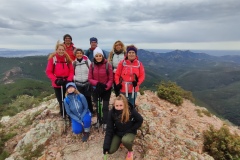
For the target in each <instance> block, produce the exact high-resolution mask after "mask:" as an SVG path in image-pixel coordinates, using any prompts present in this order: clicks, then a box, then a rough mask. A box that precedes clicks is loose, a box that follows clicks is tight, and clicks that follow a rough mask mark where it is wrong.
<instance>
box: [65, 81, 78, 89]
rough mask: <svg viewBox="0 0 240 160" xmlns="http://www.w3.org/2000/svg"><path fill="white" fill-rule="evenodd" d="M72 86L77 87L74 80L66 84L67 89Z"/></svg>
mask: <svg viewBox="0 0 240 160" xmlns="http://www.w3.org/2000/svg"><path fill="white" fill-rule="evenodd" d="M71 86H72V87H74V88H75V89H77V87H76V85H75V83H73V82H69V83H68V84H67V85H66V89H68V87H71Z"/></svg>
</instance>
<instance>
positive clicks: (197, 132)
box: [1, 91, 240, 160]
mask: <svg viewBox="0 0 240 160" xmlns="http://www.w3.org/2000/svg"><path fill="white" fill-rule="evenodd" d="M113 99H114V96H113V95H112V97H111V101H110V105H112V104H113ZM136 103H137V105H138V111H139V113H141V114H142V116H143V117H144V123H143V125H142V127H141V128H140V129H139V130H138V133H137V137H136V139H135V145H134V159H136V160H185V159H189V160H195V159H196V160H212V159H213V158H212V157H211V156H209V155H208V154H207V153H204V152H203V150H202V147H203V137H202V132H203V131H204V130H207V129H208V128H209V126H210V125H213V126H215V128H220V127H221V126H222V125H223V124H225V125H227V123H226V122H224V121H222V120H221V119H219V118H217V117H216V116H214V115H210V116H209V115H207V114H204V113H208V111H207V110H206V109H205V108H202V107H198V106H195V105H194V104H193V103H191V102H190V101H188V100H185V101H184V103H183V104H182V105H181V106H178V107H177V106H175V105H173V104H170V103H168V102H166V101H164V100H162V99H159V98H158V97H157V96H156V94H155V93H153V92H151V91H145V94H144V95H138V97H137V102H136ZM95 122H96V117H93V118H92V123H95ZM1 124H2V125H3V129H4V131H5V132H7V133H15V134H17V135H16V136H14V137H13V138H12V139H10V140H9V141H8V142H7V143H5V150H7V151H8V152H9V153H11V155H10V156H9V157H8V158H7V160H13V159H17V160H23V159H38V160H75V159H83V160H88V159H89V160H90V159H91V160H98V159H103V154H102V145H103V139H104V133H102V132H101V131H99V132H98V130H95V129H93V127H92V128H91V135H90V138H89V140H88V142H84V143H83V142H82V141H81V136H82V135H74V134H72V132H71V127H70V126H69V124H67V131H66V133H65V132H64V125H65V121H64V120H63V119H62V118H61V116H59V115H58V104H57V101H56V100H55V99H51V100H48V101H45V102H43V103H42V104H41V105H39V106H38V107H36V108H33V109H30V110H27V111H24V112H20V113H19V114H17V115H16V116H14V117H4V118H2V120H1ZM230 130H231V132H232V133H233V132H236V133H238V134H240V131H239V130H238V128H237V127H234V126H230ZM126 153H127V150H126V149H125V148H120V149H119V150H118V151H117V152H116V153H114V154H113V155H108V160H123V159H125V156H126Z"/></svg>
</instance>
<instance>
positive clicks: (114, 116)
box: [103, 94, 143, 160]
mask: <svg viewBox="0 0 240 160" xmlns="http://www.w3.org/2000/svg"><path fill="white" fill-rule="evenodd" d="M142 123H143V118H142V116H141V115H140V114H139V113H138V112H137V111H136V110H135V108H134V107H133V106H132V104H131V103H128V101H127V98H126V97H125V96H124V95H123V94H120V95H119V96H118V97H116V99H115V101H114V107H113V108H112V110H110V111H109V114H108V119H107V130H106V134H105V139H104V144H103V154H112V153H114V152H116V151H117V150H118V148H119V146H120V144H121V143H122V145H124V146H125V147H126V148H127V150H128V153H127V157H126V160H132V159H133V149H132V147H133V141H134V139H135V136H136V133H137V129H138V128H139V127H141V125H142Z"/></svg>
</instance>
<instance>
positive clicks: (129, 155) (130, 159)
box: [126, 151, 133, 160]
mask: <svg viewBox="0 0 240 160" xmlns="http://www.w3.org/2000/svg"><path fill="white" fill-rule="evenodd" d="M126 160H133V152H129V151H128V153H127V157H126Z"/></svg>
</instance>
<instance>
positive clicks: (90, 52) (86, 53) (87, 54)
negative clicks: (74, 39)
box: [85, 48, 107, 62]
mask: <svg viewBox="0 0 240 160" xmlns="http://www.w3.org/2000/svg"><path fill="white" fill-rule="evenodd" d="M102 51H103V50H102ZM85 55H86V56H87V57H88V59H89V60H90V61H91V62H93V58H94V57H93V50H91V49H90V48H89V49H88V50H87V51H86V52H85ZM103 56H104V58H105V59H107V55H106V53H105V52H104V51H103Z"/></svg>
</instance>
